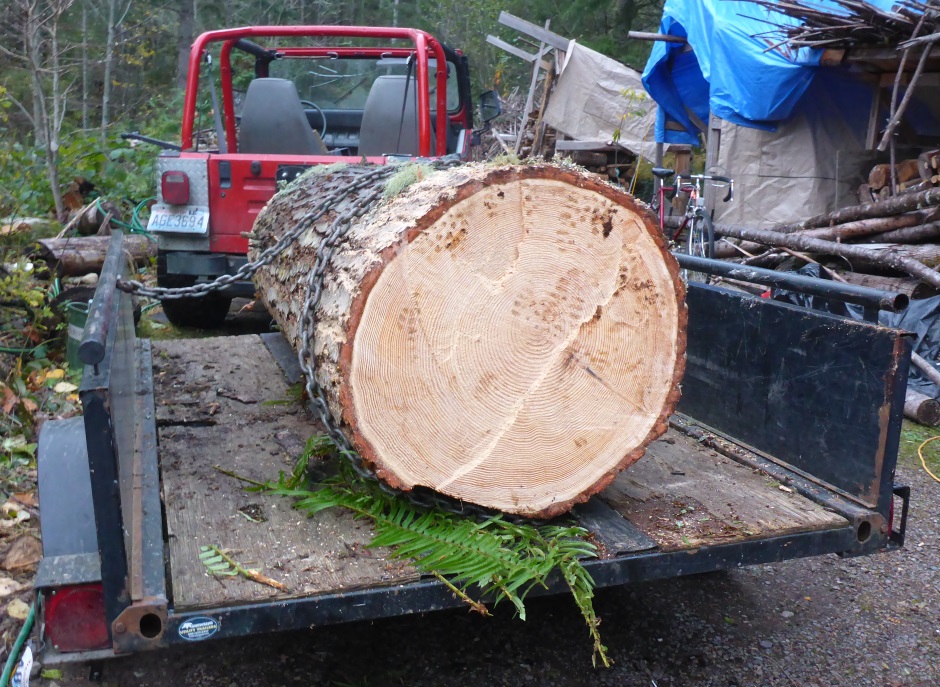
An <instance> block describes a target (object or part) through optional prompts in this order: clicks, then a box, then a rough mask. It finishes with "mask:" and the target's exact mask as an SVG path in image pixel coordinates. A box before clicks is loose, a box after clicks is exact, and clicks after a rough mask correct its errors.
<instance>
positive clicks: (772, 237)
mask: <svg viewBox="0 0 940 687" xmlns="http://www.w3.org/2000/svg"><path fill="white" fill-rule="evenodd" d="M936 190H938V191H940V189H936ZM900 198H902V197H901V196H899V197H898V198H895V199H894V200H899V199H900ZM715 232H716V233H718V234H721V235H723V236H732V237H734V238H738V239H743V240H746V241H754V242H757V243H764V244H766V245H768V246H781V247H784V248H790V249H792V250H800V251H807V252H809V253H819V254H822V255H838V256H840V257H844V258H849V260H860V261H862V262H865V263H867V264H874V265H878V266H880V267H886V268H890V269H893V270H897V271H899V272H904V273H905V274H909V275H910V276H912V277H915V278H917V279H920V280H921V281H924V282H927V283H928V284H931V285H933V286H936V287H940V272H937V271H936V270H933V269H931V268H930V267H928V266H927V265H925V264H924V262H922V260H930V261H932V262H933V264H936V263H937V262H940V246H893V245H891V246H886V247H882V246H874V245H872V246H859V245H854V244H846V243H835V242H833V241H823V240H822V239H814V238H811V237H809V236H801V235H799V234H781V233H779V232H777V231H771V230H769V229H748V228H746V227H736V226H732V225H727V224H716V225H715Z"/></svg>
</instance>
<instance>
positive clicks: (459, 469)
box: [254, 165, 686, 518]
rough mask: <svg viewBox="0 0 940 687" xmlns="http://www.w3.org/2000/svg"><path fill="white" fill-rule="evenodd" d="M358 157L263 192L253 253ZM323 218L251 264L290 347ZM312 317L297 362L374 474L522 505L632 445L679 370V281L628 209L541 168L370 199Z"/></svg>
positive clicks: (659, 424) (510, 508)
mask: <svg viewBox="0 0 940 687" xmlns="http://www.w3.org/2000/svg"><path fill="white" fill-rule="evenodd" d="M360 173H361V172H357V171H356V168H355V167H352V168H350V169H349V170H348V171H337V172H334V173H331V174H323V175H320V176H319V177H311V178H310V179H308V180H307V182H308V183H309V184H310V187H309V188H308V189H303V188H294V189H293V190H291V191H289V192H287V193H285V194H284V195H283V196H278V197H276V198H275V199H274V200H273V201H272V202H271V204H269V206H268V208H266V209H265V211H264V212H263V213H262V215H260V216H259V218H258V222H256V224H255V230H254V232H255V234H256V235H257V236H258V237H259V244H260V245H259V246H258V250H259V251H260V250H262V249H263V248H264V246H265V245H269V244H270V242H271V241H274V240H276V238H277V236H278V235H279V234H282V233H283V232H284V231H286V230H287V229H289V228H290V227H291V226H292V224H293V223H294V222H296V219H297V218H298V217H300V216H302V215H303V213H304V212H305V211H307V210H308V209H309V208H310V207H312V206H314V204H315V203H316V202H320V199H321V198H322V197H323V194H324V193H326V192H327V191H328V190H329V189H331V188H336V187H337V186H339V187H342V186H343V184H348V179H346V177H353V176H355V175H356V174H360ZM341 210H342V207H338V208H337V211H341ZM328 229H329V224H328V220H326V219H325V220H324V222H323V226H319V225H317V226H316V227H313V228H312V229H311V231H310V232H308V234H307V235H305V236H304V237H302V239H301V241H300V242H299V243H298V244H297V245H296V246H295V247H294V248H292V249H291V250H289V251H288V252H287V253H285V254H284V255H283V256H282V257H281V258H279V259H278V260H277V261H275V263H274V264H272V265H271V267H270V268H265V269H264V270H262V271H261V272H259V274H258V276H257V277H256V280H257V281H258V285H259V292H260V293H261V294H262V296H263V298H264V300H265V302H266V305H268V307H269V309H270V310H271V312H272V313H273V314H274V316H275V318H276V319H277V320H278V322H279V323H280V324H281V327H282V330H283V331H284V333H285V335H286V336H287V337H288V338H289V339H290V340H291V341H292V342H293V343H294V345H295V347H297V346H298V340H299V332H298V326H297V322H298V320H299V319H300V304H301V303H302V301H303V294H304V287H303V284H305V283H306V276H307V273H308V272H309V268H310V265H312V264H313V258H314V255H313V254H314V251H315V246H316V244H317V243H318V241H319V240H320V239H319V238H318V237H322V235H323V234H325V233H326V232H327V231H328ZM317 320H318V323H317V341H316V344H315V347H314V348H315V355H316V367H317V378H318V380H320V383H321V384H322V385H323V386H324V388H325V390H326V392H327V395H328V396H329V397H330V402H331V409H332V411H333V414H334V417H335V418H337V419H341V420H342V426H343V431H344V433H345V434H346V435H347V437H348V438H349V439H350V440H351V442H352V444H353V445H354V447H355V448H356V450H357V451H359V453H360V454H361V455H362V457H363V459H364V460H365V461H366V462H367V463H368V464H369V465H370V466H371V467H372V468H373V470H375V472H376V473H377V474H378V475H379V476H380V477H381V478H382V479H384V480H385V481H386V482H388V483H389V484H391V485H393V486H396V487H398V488H402V489H406V490H408V489H412V488H415V487H427V488H430V489H433V490H436V491H438V492H440V493H443V494H446V495H448V496H451V497H454V498H457V499H460V500H462V501H466V502H470V503H474V504H477V505H480V506H484V507H487V508H492V509H496V510H501V511H505V512H509V513H514V514H519V515H524V516H531V517H542V518H546V517H552V516H555V515H558V514H561V513H564V512H566V511H567V510H569V509H570V508H571V506H573V505H574V504H575V503H577V502H581V501H585V500H587V499H588V498H589V497H590V496H591V495H592V494H594V493H596V492H597V491H599V490H601V489H602V488H603V487H604V486H606V485H607V484H608V483H610V481H611V480H613V478H614V477H615V476H616V475H617V474H618V472H619V471H620V470H622V469H623V468H624V467H626V466H628V465H630V464H631V463H633V462H634V461H636V460H637V459H639V458H640V457H641V456H642V454H643V451H644V449H645V447H646V445H647V444H649V442H651V441H653V440H654V439H656V438H657V437H658V436H660V435H661V434H662V433H663V432H664V431H665V429H666V426H667V421H668V417H669V415H670V414H671V413H672V411H673V409H674V407H675V404H676V402H677V401H678V396H679V388H678V385H679V381H680V379H681V377H682V373H683V371H684V366H685V330H686V309H685V299H684V289H683V286H682V282H681V279H680V278H679V272H678V267H677V265H676V263H675V260H674V259H673V257H672V256H671V254H669V252H668V249H667V246H666V244H665V240H664V239H663V237H662V235H661V234H660V232H659V231H658V230H657V229H656V227H655V226H654V224H653V223H652V221H651V220H650V219H649V215H648V213H647V211H646V209H645V207H644V206H642V205H641V204H639V203H637V202H636V201H634V200H633V198H632V197H631V196H629V195H628V194H625V193H623V192H622V191H620V190H618V189H616V188H614V187H612V186H610V185H608V184H606V183H604V182H601V181H600V180H598V179H597V178H596V177H594V176H592V175H589V174H587V173H584V172H581V171H578V170H577V169H572V168H564V167H557V166H552V165H524V166H510V167H495V166H491V165H468V166H462V167H458V168H455V169H450V170H447V171H441V172H436V173H434V174H432V175H431V176H429V177H427V178H425V179H422V180H419V181H418V182H417V183H415V184H414V185H412V186H410V187H409V188H408V189H407V190H405V191H404V192H403V193H401V194H400V195H398V196H395V197H391V198H385V199H383V200H382V201H381V202H380V203H377V204H376V206H375V207H374V208H373V210H372V211H370V213H368V214H367V215H366V216H364V217H363V218H362V219H361V220H360V221H358V222H357V223H356V225H355V226H354V227H353V228H352V230H351V232H350V235H349V239H348V241H347V242H346V243H345V244H344V245H343V246H341V247H340V248H339V249H338V250H337V253H336V254H335V256H334V259H333V261H332V264H331V266H330V269H329V270H328V274H327V277H326V280H325V283H324V297H323V300H322V301H321V303H320V306H319V307H318V310H317Z"/></svg>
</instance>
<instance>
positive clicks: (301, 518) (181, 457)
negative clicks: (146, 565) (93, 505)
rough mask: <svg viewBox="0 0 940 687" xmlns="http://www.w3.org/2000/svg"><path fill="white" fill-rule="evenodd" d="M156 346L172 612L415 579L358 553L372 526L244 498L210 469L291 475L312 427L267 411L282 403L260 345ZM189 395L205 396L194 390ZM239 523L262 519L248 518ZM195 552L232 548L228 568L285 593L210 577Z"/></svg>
mask: <svg viewBox="0 0 940 687" xmlns="http://www.w3.org/2000/svg"><path fill="white" fill-rule="evenodd" d="M154 349H155V353H154V367H155V376H154V387H155V395H156V401H157V406H158V408H160V409H161V411H160V412H162V417H163V418H164V419H163V422H162V425H161V426H160V428H159V430H158V434H159V442H160V462H161V470H162V474H163V499H164V505H165V509H166V520H167V535H168V539H169V542H168V543H169V556H170V574H171V578H172V589H173V601H174V604H175V607H176V608H177V609H196V608H205V607H210V606H218V605H229V604H240V603H251V602H256V601H264V600H270V599H272V598H291V597H298V596H307V595H311V594H318V593H330V592H338V591H349V590H353V589H360V588H364V587H373V586H384V585H390V584H399V583H403V582H408V581H412V580H416V579H418V573H417V572H416V571H415V570H414V568H412V567H411V566H409V565H407V564H404V563H401V562H399V561H393V560H389V559H388V555H387V552H386V551H383V550H380V549H369V548H367V544H368V543H369V541H370V540H371V538H372V528H371V527H370V526H369V525H368V524H365V523H362V522H359V521H357V520H355V519H354V518H353V517H352V514H351V513H349V512H347V511H343V510H340V509H331V510H328V511H324V512H322V513H319V514H317V515H316V516H315V517H313V518H307V517H305V515H304V514H303V513H300V512H298V511H295V510H293V508H291V503H290V501H289V500H287V499H284V498H281V497H276V496H270V495H261V494H257V493H251V492H247V491H245V489H244V488H243V487H244V485H243V484H242V483H240V482H238V481H237V480H235V479H233V478H232V477H230V476H227V475H225V474H222V473H221V472H219V471H218V470H216V469H215V467H214V466H215V465H219V466H220V467H222V468H224V469H226V470H230V471H232V472H235V473H237V474H240V475H242V476H244V477H247V478H249V479H254V480H258V481H265V480H269V479H276V478H277V476H278V473H279V471H281V470H284V471H288V470H290V469H291V467H292V465H293V461H294V459H295V457H296V456H297V455H298V454H299V453H300V451H301V450H302V449H303V446H304V443H305V441H306V439H307V438H308V436H310V434H312V433H314V432H315V431H316V425H315V424H314V422H313V421H312V419H311V418H310V417H309V415H308V414H307V412H306V411H304V410H303V409H302V408H300V407H299V406H298V405H285V404H280V403H279V404H276V405H266V404H265V403H264V402H265V401H282V400H284V399H286V397H287V383H286V380H285V379H284V377H283V375H282V374H281V370H280V368H279V367H278V366H277V364H276V363H275V362H274V360H273V359H272V357H271V355H270V353H269V352H268V349H267V347H266V346H265V345H264V343H263V342H262V341H261V339H260V337H257V336H239V337H225V338H222V337H220V338H211V339H197V340H185V341H165V342H155V343H154ZM188 387H196V388H199V389H205V391H202V392H198V393H195V394H191V393H187V388H188ZM218 389H222V390H223V394H221V395H220V394H219V393H217V390H218ZM228 390H238V391H237V392H236V393H232V394H229V393H226V392H227V391H228ZM206 403H218V404H219V408H218V409H217V410H216V411H215V412H214V413H213V414H212V415H209V414H208V413H202V414H197V413H196V411H197V410H199V408H200V407H201V406H203V405H204V404H206ZM159 415H160V413H158V416H159ZM170 418H175V420H174V419H170ZM193 418H198V420H196V421H193ZM176 420H182V421H181V422H177V421H176ZM245 515H250V516H252V517H254V518H255V519H260V518H264V521H262V522H252V521H251V520H249V519H248V518H247V517H245ZM259 516H260V517H259ZM204 545H216V546H219V547H221V548H224V549H230V550H231V551H232V555H233V557H234V558H235V559H236V560H237V561H239V562H240V563H242V564H245V565H249V566H250V567H254V568H257V569H259V570H260V571H261V572H262V573H264V574H265V575H268V576H269V577H271V578H273V579H275V580H277V581H278V582H281V583H283V584H285V585H286V586H287V587H288V589H289V591H288V592H278V591H277V590H275V589H273V588H271V587H266V586H263V585H261V584H258V583H256V582H252V581H250V580H247V579H245V578H242V577H237V578H235V577H212V576H210V575H209V574H208V573H207V572H206V569H205V568H204V567H203V565H202V563H201V562H200V561H199V558H198V556H199V550H200V549H199V547H200V546H204Z"/></svg>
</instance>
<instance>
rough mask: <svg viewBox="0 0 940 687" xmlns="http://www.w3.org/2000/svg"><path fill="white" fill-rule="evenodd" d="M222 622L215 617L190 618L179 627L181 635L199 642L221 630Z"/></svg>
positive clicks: (191, 640)
mask: <svg viewBox="0 0 940 687" xmlns="http://www.w3.org/2000/svg"><path fill="white" fill-rule="evenodd" d="M221 627H222V623H221V622H219V621H218V620H216V619H215V618H205V617H203V618H190V619H189V620H184V621H183V622H182V623H181V624H180V627H179V630H177V631H178V632H179V635H180V637H182V638H183V639H185V640H188V641H190V642H198V641H201V640H203V639H209V637H211V636H212V635H214V634H215V633H216V632H218V631H219V629H220V628H221Z"/></svg>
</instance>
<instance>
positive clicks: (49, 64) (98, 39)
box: [0, 0, 663, 219]
mask: <svg viewBox="0 0 940 687" xmlns="http://www.w3.org/2000/svg"><path fill="white" fill-rule="evenodd" d="M662 4H663V0H459V1H453V0H435V1H434V2H432V1H430V0H413V1H410V2H408V1H405V0H345V1H341V0H284V1H282V2H279V1H276V0H275V1H272V0H0V218H4V217H11V216H19V217H22V216H48V217H56V218H59V219H62V218H64V217H65V216H66V215H67V213H68V206H69V204H70V203H73V204H74V203H77V202H82V201H84V200H87V198H88V196H89V195H92V196H95V195H99V196H101V197H106V198H107V199H109V200H111V201H112V202H114V203H116V204H117V205H118V206H119V207H123V208H124V209H125V210H126V211H127V212H132V211H133V208H134V207H136V206H138V205H139V204H140V203H142V202H143V201H145V200H146V199H147V198H148V197H150V196H152V195H153V184H154V178H153V164H154V160H155V158H156V155H157V154H158V153H159V149H158V148H156V147H155V146H151V145H146V144H143V145H130V144H129V143H127V142H125V141H123V140H121V138H120V133H121V132H126V131H140V132H141V133H143V134H146V135H149V136H152V137H155V138H159V139H163V140H169V141H178V139H179V127H180V110H181V104H182V92H183V87H184V85H185V80H186V66H187V61H188V56H189V47H190V45H191V44H192V42H193V39H194V38H195V37H196V36H197V35H199V33H201V32H203V31H206V30H211V29H218V28H227V27H234V26H244V25H266V24H279V25H288V24H342V25H372V26H410V27H413V28H419V29H424V30H426V31H428V32H429V33H431V34H433V35H434V36H436V37H437V38H438V39H440V40H442V41H443V42H445V43H446V44H448V45H450V46H452V47H455V48H459V49H461V50H463V51H464V53H465V54H466V55H467V56H468V57H469V60H470V65H471V70H472V74H473V86H474V89H473V90H474V94H475V95H476V94H479V93H480V92H481V91H482V90H486V89H489V88H493V89H496V90H497V91H499V92H500V94H501V95H503V96H505V95H508V94H509V93H510V92H511V91H512V90H513V88H516V87H518V88H520V89H522V90H523V92H524V89H526V88H527V87H528V79H529V75H528V74H527V73H526V69H527V65H525V64H524V63H523V62H522V61H521V60H518V59H517V58H514V57H512V56H510V55H508V54H506V53H504V52H502V51H500V50H499V49H497V48H495V47H493V46H491V45H489V44H488V43H487V42H486V35H487V34H488V33H492V34H497V35H499V34H500V33H501V32H500V28H501V27H500V25H499V24H498V22H497V19H498V17H499V13H500V11H503V10H504V11H507V12H510V13H512V14H515V15H517V16H520V17H523V18H525V19H527V20H529V21H532V22H535V23H538V24H544V22H545V21H546V20H551V28H552V29H553V30H554V31H556V32H557V33H560V34H562V35H564V36H566V37H570V38H576V39H577V40H578V41H579V42H582V43H583V44H585V45H587V46H589V47H592V48H594V49H595V50H598V51H600V52H603V53H605V54H607V55H609V56H610V57H613V58H614V59H617V60H619V61H621V62H624V63H627V64H630V65H631V66H634V67H635V68H638V69H642V67H643V64H644V62H645V60H646V57H647V54H648V52H649V44H648V43H644V42H642V41H629V40H628V39H627V32H628V31H630V30H655V29H656V27H657V26H658V23H659V17H660V15H661V12H662ZM502 34H503V38H505V39H506V40H509V41H510V42H514V39H516V38H517V34H514V32H512V31H503V32H502ZM520 47H523V48H524V49H528V50H531V47H529V46H526V45H521V46H520ZM204 96H205V99H206V100H207V103H206V106H207V107H208V93H205V94H204Z"/></svg>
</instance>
